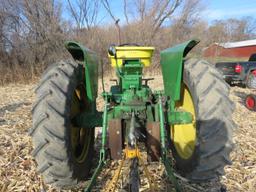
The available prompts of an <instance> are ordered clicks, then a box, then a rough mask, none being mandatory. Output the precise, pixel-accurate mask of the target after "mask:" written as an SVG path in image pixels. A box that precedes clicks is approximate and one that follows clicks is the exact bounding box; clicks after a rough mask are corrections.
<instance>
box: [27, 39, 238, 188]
mask: <svg viewBox="0 0 256 192" xmlns="http://www.w3.org/2000/svg"><path fill="white" fill-rule="evenodd" d="M197 43H198V41H197V40H190V41H188V42H185V43H182V44H179V45H176V46H174V47H171V48H168V49H165V50H163V51H161V54H160V66H161V69H162V78H163V84H164V90H152V89H151V88H150V87H149V84H148V82H149V81H150V80H153V78H144V76H143V69H144V67H149V66H150V64H151V57H152V54H153V51H154V48H153V47H142V46H138V45H136V44H123V45H119V46H115V45H112V46H110V47H109V49H108V56H109V59H110V63H111V66H112V67H113V68H114V69H115V71H116V84H113V86H111V88H110V90H109V91H103V92H102V94H101V97H103V98H104V101H105V104H104V110H103V111H98V110H97V108H96V98H97V97H98V93H97V92H98V66H100V65H101V63H100V59H99V58H98V57H97V56H96V54H95V53H94V52H92V51H90V50H89V49H87V48H86V47H83V46H82V45H81V44H79V43H77V42H67V43H66V48H67V50H68V51H69V53H70V54H71V56H72V59H69V60H63V61H60V62H57V63H55V64H53V65H52V66H50V67H49V68H48V69H47V70H46V72H45V73H44V74H43V76H42V79H41V81H40V83H39V86H38V87H37V89H36V102H35V104H34V108H33V110H32V113H33V128H32V129H31V133H30V134H31V136H32V140H33V144H34V151H33V156H34V158H35V160H36V162H37V164H38V172H39V173H40V174H42V176H43V179H44V182H45V183H47V184H51V185H54V186H57V187H59V188H71V187H72V186H75V185H76V184H77V183H78V182H79V181H81V180H89V182H88V185H87V186H86V189H85V191H91V190H92V188H93V186H94V184H95V182H96V181H97V177H98V175H99V174H100V172H101V171H102V170H103V169H104V167H105V165H106V164H107V163H108V162H109V161H115V160H121V161H122V162H124V160H128V161H129V162H130V173H129V178H130V180H129V182H128V190H129V191H132V192H137V191H139V187H140V172H139V171H138V170H139V167H140V166H141V165H143V166H144V167H145V162H143V161H144V160H143V158H142V157H141V154H142V153H146V154H147V161H148V162H153V161H161V162H162V164H163V165H164V166H165V170H166V175H167V178H169V179H170V181H171V182H173V183H174V186H175V188H176V190H177V191H181V188H180V187H179V185H178V184H177V182H176V179H175V176H174V174H173V168H174V169H175V170H176V172H178V173H179V174H181V175H182V176H184V177H186V178H187V179H188V180H190V181H195V182H203V181H208V180H210V179H213V178H216V177H218V176H220V175H222V174H224V171H223V168H224V166H225V165H227V164H230V163H231V162H230V159H229V154H230V152H231V150H232V146H233V143H232V131H233V128H234V126H235V125H234V123H233V121H232V117H231V116H232V111H233V109H234V107H233V103H232V102H231V101H230V99H229V97H228V95H229V86H228V85H227V84H226V83H225V82H224V81H223V80H222V77H221V76H220V75H219V73H218V72H217V71H216V69H215V68H214V67H213V66H212V65H211V64H209V63H208V62H207V61H204V60H199V59H193V58H190V59H189V58H186V55H187V54H188V53H189V52H190V50H191V49H192V48H193V47H194V46H195V45H196V44H197ZM106 54H107V51H106ZM95 127H101V130H100V133H101V137H100V138H101V141H100V143H101V147H100V150H98V153H99V154H98V155H97V154H96V150H95V138H96V137H95ZM141 146H144V147H141ZM97 157H98V160H97V162H98V163H97V165H96V166H93V165H95V159H96V158H97ZM144 159H145V158H144ZM119 162H120V161H119ZM121 170H122V163H121V165H120V166H119V167H118V171H117V174H115V175H114V177H113V180H115V181H113V182H112V183H111V184H109V185H111V186H112V191H113V188H116V187H117V181H116V180H117V178H118V176H119V174H120V172H121ZM145 171H146V172H148V171H147V169H146V168H145ZM151 179H152V178H151ZM149 180H150V178H149ZM149 183H151V184H152V183H153V182H152V181H150V182H149ZM150 187H152V188H151V191H157V189H156V188H153V186H151V185H150ZM108 188H109V186H106V190H105V191H108ZM110 191H111V190H110Z"/></svg>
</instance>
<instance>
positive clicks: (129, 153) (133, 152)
mask: <svg viewBox="0 0 256 192" xmlns="http://www.w3.org/2000/svg"><path fill="white" fill-rule="evenodd" d="M139 156H140V152H139V149H138V148H137V147H136V148H134V149H131V148H128V147H126V148H125V157H126V158H127V159H133V158H135V157H139Z"/></svg>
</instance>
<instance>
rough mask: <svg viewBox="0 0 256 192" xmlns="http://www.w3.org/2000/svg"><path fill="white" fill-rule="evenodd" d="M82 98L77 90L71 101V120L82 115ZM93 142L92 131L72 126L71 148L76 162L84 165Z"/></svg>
mask: <svg viewBox="0 0 256 192" xmlns="http://www.w3.org/2000/svg"><path fill="white" fill-rule="evenodd" d="M80 100H81V98H80V90H79V89H76V90H75V91H74V94H73V97H72V101H71V120H72V119H73V118H74V117H75V116H76V115H78V114H79V113H81V112H82V111H81V108H80V106H81V101H80ZM90 142H91V129H90V128H82V127H76V126H75V125H74V124H71V146H72V153H73V156H74V157H75V159H76V161H77V162H79V163H82V162H84V161H85V159H86V157H87V155H88V152H89V147H90Z"/></svg>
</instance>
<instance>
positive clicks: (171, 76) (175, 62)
mask: <svg viewBox="0 0 256 192" xmlns="http://www.w3.org/2000/svg"><path fill="white" fill-rule="evenodd" d="M198 43H199V40H190V41H187V42H184V43H181V44H178V45H175V46H174V47H170V48H167V49H165V50H163V51H161V52H160V64H161V68H162V74H163V83H164V92H165V95H167V96H170V97H171V98H172V100H174V101H178V100H180V90H181V81H182V74H183V73H182V71H183V64H184V58H185V57H186V55H187V54H188V53H189V51H190V50H191V49H192V48H193V47H194V46H196V45H197V44H198Z"/></svg>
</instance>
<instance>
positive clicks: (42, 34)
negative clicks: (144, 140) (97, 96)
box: [0, 0, 256, 84]
mask: <svg viewBox="0 0 256 192" xmlns="http://www.w3.org/2000/svg"><path fill="white" fill-rule="evenodd" d="M120 1H122V3H121V5H122V6H121V7H118V13H117V12H116V11H115V10H116V8H115V5H114V3H113V2H112V1H110V0H63V1H61V0H0V83H1V84H4V83H8V82H14V81H20V80H22V81H30V80H31V79H33V78H36V77H38V76H39V75H40V74H41V73H42V72H43V71H44V70H45V68H46V67H47V66H48V65H49V64H51V63H54V62H55V61H57V60H60V59H63V58H66V57H68V54H67V51H66V50H65V49H64V42H65V41H66V40H71V39H72V40H76V41H79V42H81V43H82V44H84V45H85V46H86V47H88V48H90V49H92V50H94V51H95V52H97V53H98V55H99V56H100V57H101V58H102V60H103V64H104V68H105V69H106V70H108V66H109V65H108V61H107V57H106V56H107V53H106V51H107V48H108V46H109V45H110V44H113V43H115V44H120V43H137V44H140V45H150V46H155V47H156V54H155V57H154V59H153V61H154V62H153V63H154V66H153V67H154V68H157V67H158V63H159V56H158V53H159V51H160V50H162V49H164V48H167V47H169V46H170V45H174V44H176V43H180V42H182V41H185V40H188V39H191V38H199V39H200V40H201V43H200V45H199V46H198V47H197V49H196V50H195V51H196V52H197V53H198V54H200V52H201V50H202V48H203V47H206V46H208V45H210V44H211V43H214V42H227V41H238V40H247V39H251V38H254V37H255V28H256V20H255V18H253V17H245V18H242V19H227V20H216V21H213V22H211V23H210V24H209V23H208V21H207V15H206V13H207V6H206V5H204V4H203V1H202V0H120ZM120 14H121V15H122V16H120Z"/></svg>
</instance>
